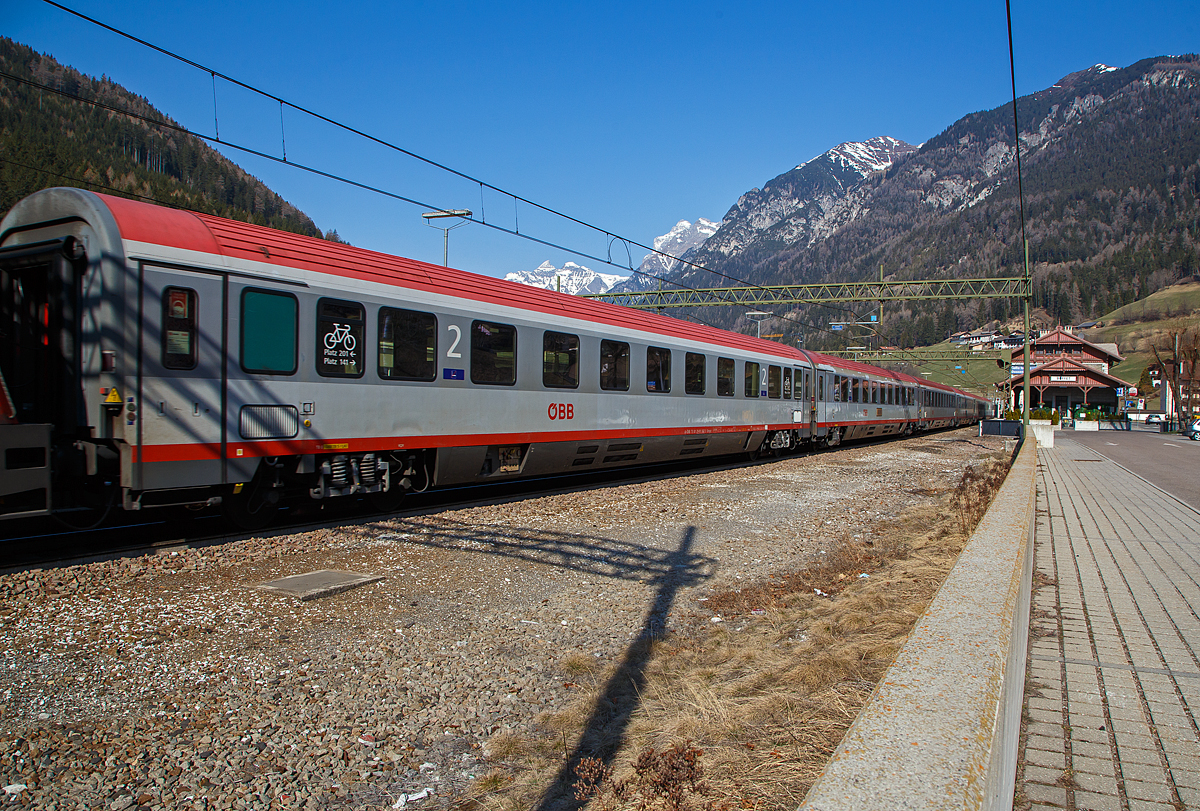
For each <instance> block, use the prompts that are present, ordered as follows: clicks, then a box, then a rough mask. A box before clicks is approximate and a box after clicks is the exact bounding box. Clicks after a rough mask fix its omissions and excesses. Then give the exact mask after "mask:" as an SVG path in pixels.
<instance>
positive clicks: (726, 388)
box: [717, 358, 736, 397]
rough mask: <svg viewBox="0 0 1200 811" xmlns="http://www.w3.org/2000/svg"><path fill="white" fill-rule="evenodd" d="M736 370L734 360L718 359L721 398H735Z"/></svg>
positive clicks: (718, 384)
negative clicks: (734, 382)
mask: <svg viewBox="0 0 1200 811" xmlns="http://www.w3.org/2000/svg"><path fill="white" fill-rule="evenodd" d="M735 369H736V364H735V363H734V362H733V358H717V394H718V395H720V396H721V397H732V396H733V378H734V375H735V373H736V371H735Z"/></svg>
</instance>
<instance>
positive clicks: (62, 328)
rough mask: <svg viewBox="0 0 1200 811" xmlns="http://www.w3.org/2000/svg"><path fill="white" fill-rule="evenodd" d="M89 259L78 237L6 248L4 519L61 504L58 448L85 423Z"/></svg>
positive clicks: (0, 385) (2, 306) (0, 279)
mask: <svg viewBox="0 0 1200 811" xmlns="http://www.w3.org/2000/svg"><path fill="white" fill-rule="evenodd" d="M82 259H83V252H82V248H81V246H80V245H79V243H78V242H76V241H75V240H74V238H72V237H67V238H66V239H55V240H48V241H46V242H41V243H35V244H32V245H25V246H21V245H18V246H14V247H12V248H6V249H2V250H0V516H5V517H15V516H19V515H25V516H32V515H44V514H46V513H48V512H49V511H50V510H51V509H53V508H54V507H56V506H57V504H58V502H59V501H61V499H58V498H56V499H54V501H55V503H54V504H52V503H51V502H52V499H51V468H52V459H53V458H54V457H55V452H54V448H59V449H69V448H70V447H71V446H72V444H73V443H74V441H75V440H77V439H78V438H79V435H80V431H81V430H82V426H85V425H86V422H85V421H84V418H83V414H82V408H83V399H82V397H81V390H80V379H79V378H80V373H79V357H78V341H79V337H78V332H79V317H78V313H77V306H78V301H79V272H80V268H81V264H80V262H81V260H82ZM66 453H69V451H66V450H64V451H63V454H60V456H62V455H65V454H66ZM59 495H60V496H64V495H70V494H69V493H60V494H59Z"/></svg>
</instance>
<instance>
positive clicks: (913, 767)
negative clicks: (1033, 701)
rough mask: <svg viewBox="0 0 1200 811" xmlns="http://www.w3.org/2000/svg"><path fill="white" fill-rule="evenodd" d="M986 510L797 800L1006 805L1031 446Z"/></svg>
mask: <svg viewBox="0 0 1200 811" xmlns="http://www.w3.org/2000/svg"><path fill="white" fill-rule="evenodd" d="M1035 444H1036V443H1035V442H1024V443H1022V445H1021V447H1020V449H1019V450H1018V452H1017V456H1016V459H1015V460H1014V462H1013V466H1012V469H1011V470H1010V472H1009V475H1008V478H1007V480H1006V481H1005V483H1004V485H1003V486H1002V487H1001V488H1000V492H999V493H998V494H997V496H996V498H995V500H994V501H993V502H992V505H991V507H990V508H989V509H988V511H987V514H985V515H984V517H983V520H981V521H980V522H979V526H978V527H977V528H976V530H975V532H974V534H973V535H972V536H971V538H970V539H969V541H968V542H967V545H966V547H965V548H964V549H963V552H962V554H961V555H960V556H959V559H958V561H957V563H956V564H955V566H954V568H953V569H952V570H951V572H950V575H949V577H947V579H946V582H945V583H944V584H943V585H942V588H941V589H940V590H939V591H938V593H937V595H936V596H935V597H934V599H933V601H932V602H931V603H930V605H929V608H928V609H927V610H926V612H925V614H924V615H923V616H922V617H921V619H920V620H919V621H918V623H917V625H916V627H915V628H914V629H913V632H912V634H911V635H910V636H909V639H908V642H907V643H906V644H905V645H904V647H903V648H902V649H901V651H900V653H899V654H898V655H897V656H896V660H895V661H894V662H893V663H892V666H891V667H890V668H888V670H887V672H886V673H885V674H884V677H883V679H882V680H881V681H880V683H879V684H878V685H877V686H876V688H875V692H874V694H873V695H872V696H871V698H870V700H869V701H868V702H867V705H866V706H865V707H864V708H863V710H862V712H860V713H859V715H858V718H857V719H855V721H854V723H853V725H851V727H850V729H849V730H848V731H847V733H846V736H845V737H844V738H843V739H842V742H841V744H840V745H839V746H838V748H837V750H836V751H835V752H834V753H833V756H832V757H831V758H830V761H829V763H828V764H827V765H826V767H825V769H824V771H823V772H822V773H821V775H820V777H818V778H817V781H816V783H815V784H814V785H813V787H812V789H811V790H810V791H809V792H808V795H807V796H806V797H805V798H804V802H803V804H802V805H801V806H800V808H801V809H805V811H849V810H850V809H863V808H871V809H901V808H903V809H911V808H929V809H938V808H944V809H951V808H953V809H998V808H1011V807H1012V796H1013V778H1014V774H1015V770H1016V755H1017V744H1018V739H1019V733H1020V721H1021V712H1022V706H1023V693H1024V681H1025V651H1026V648H1027V645H1028V627H1029V623H1028V616H1029V594H1030V582H1031V577H1032V557H1033V555H1032V550H1033V544H1032V542H1033V527H1034V520H1035V516H1036V509H1037V479H1036V475H1037V451H1036V447H1035Z"/></svg>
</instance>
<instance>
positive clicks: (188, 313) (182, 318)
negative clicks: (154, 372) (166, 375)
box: [162, 287, 196, 369]
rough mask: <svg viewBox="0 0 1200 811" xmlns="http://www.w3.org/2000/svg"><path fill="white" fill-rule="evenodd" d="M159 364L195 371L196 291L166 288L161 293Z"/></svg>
mask: <svg viewBox="0 0 1200 811" xmlns="http://www.w3.org/2000/svg"><path fill="white" fill-rule="evenodd" d="M162 306H163V311H162V335H163V341H162V365H163V368H164V369H195V368H196V291H195V290H189V289H187V288H185V287H168V288H167V289H166V290H164V291H163V304H162Z"/></svg>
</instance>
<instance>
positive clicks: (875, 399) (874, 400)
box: [871, 380, 879, 405]
mask: <svg viewBox="0 0 1200 811" xmlns="http://www.w3.org/2000/svg"><path fill="white" fill-rule="evenodd" d="M871 405H879V383H877V382H876V381H874V380H872V381H871Z"/></svg>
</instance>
